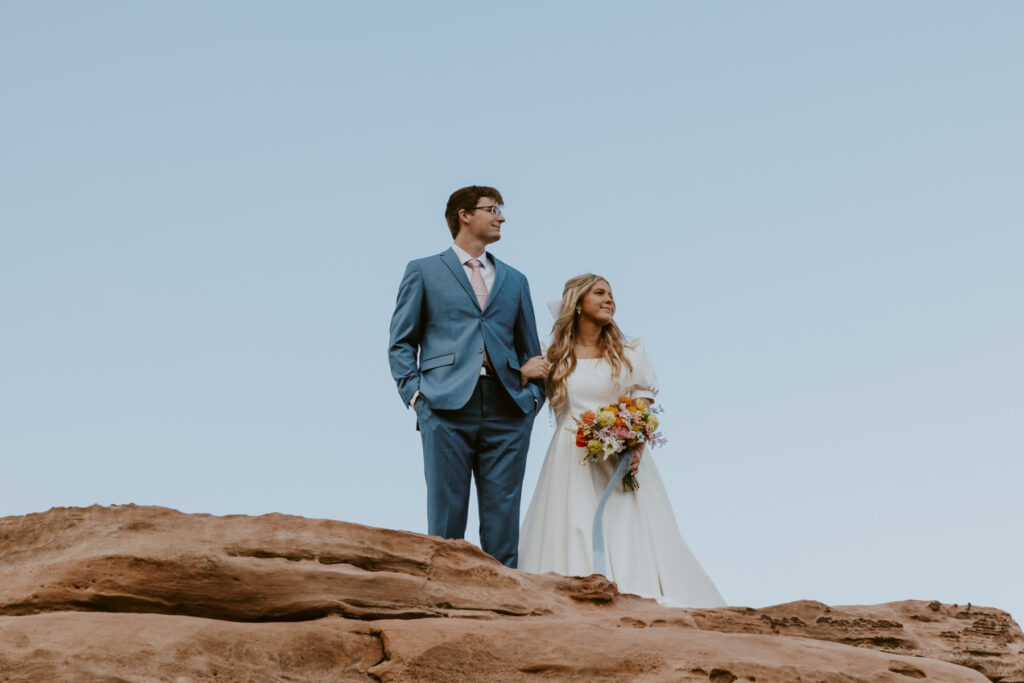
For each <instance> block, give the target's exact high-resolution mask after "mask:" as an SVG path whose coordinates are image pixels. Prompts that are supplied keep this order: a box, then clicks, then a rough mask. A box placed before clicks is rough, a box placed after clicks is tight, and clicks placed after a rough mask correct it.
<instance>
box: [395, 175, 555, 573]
mask: <svg viewBox="0 0 1024 683" xmlns="http://www.w3.org/2000/svg"><path fill="white" fill-rule="evenodd" d="M503 204H504V201H503V200H502V198H501V193H500V192H498V191H497V190H496V189H494V188H492V187H483V186H478V185H473V186H470V187H464V188H462V189H460V190H456V191H455V192H453V193H452V195H451V197H449V199H448V206H447V207H446V209H445V219H446V220H447V221H448V228H449V229H450V230H451V233H452V237H453V238H454V240H455V244H453V245H452V247H451V248H450V249H446V250H445V251H443V252H441V253H440V254H437V255H436V256H429V257H427V258H422V259H417V260H415V261H410V262H409V265H408V266H407V267H406V269H405V275H404V276H403V277H402V284H401V285H400V286H399V288H398V301H397V304H396V306H395V314H394V316H393V317H392V318H391V345H390V348H389V350H388V359H389V361H390V363H391V374H392V376H394V378H395V382H396V383H397V384H398V393H399V394H400V395H401V397H402V402H403V403H405V404H406V405H408V406H410V407H412V408H413V409H414V410H415V411H416V418H417V424H418V427H419V430H420V435H421V437H422V439H423V466H424V473H425V475H426V480H427V526H428V533H430V534H431V535H434V536H442V537H444V538H463V536H464V535H465V531H466V515H467V512H468V509H469V487H470V478H471V475H472V478H475V479H476V491H477V502H478V504H479V512H480V545H481V546H482V547H483V549H484V551H486V552H487V553H489V554H490V555H491V556H492V557H494V558H496V559H497V560H498V561H499V562H501V563H502V564H505V565H507V566H509V567H515V566H516V564H517V562H518V548H519V503H520V498H521V497H522V489H523V473H524V471H525V468H526V452H527V450H528V448H529V445H530V432H531V430H532V428H533V419H534V417H536V415H537V413H538V411H539V410H540V407H541V406H542V405H543V404H544V383H543V379H542V378H543V377H544V376H546V374H547V371H548V367H547V363H546V361H545V360H544V359H543V357H541V356H540V340H539V339H538V338H537V323H536V320H535V319H534V315H533V302H532V301H531V300H530V287H529V285H528V284H527V282H526V277H524V276H523V274H522V273H520V272H519V271H517V270H516V269H514V268H512V267H510V266H508V265H507V264H505V263H502V262H501V261H499V260H498V259H496V258H495V257H494V256H493V255H492V254H490V253H489V252H487V251H486V247H487V245H489V244H493V243H494V242H497V241H498V240H499V239H501V226H502V223H504V222H505V217H504V216H503V215H502V213H501V207H502V205H503Z"/></svg>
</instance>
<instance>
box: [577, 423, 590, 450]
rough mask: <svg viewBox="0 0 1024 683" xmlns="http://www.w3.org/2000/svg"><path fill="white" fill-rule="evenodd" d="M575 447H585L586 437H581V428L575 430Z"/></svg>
mask: <svg viewBox="0 0 1024 683" xmlns="http://www.w3.org/2000/svg"><path fill="white" fill-rule="evenodd" d="M576 445H577V446H580V447H583V446H586V445H587V437H585V436H583V428H582V427H580V428H579V429H577V430H576Z"/></svg>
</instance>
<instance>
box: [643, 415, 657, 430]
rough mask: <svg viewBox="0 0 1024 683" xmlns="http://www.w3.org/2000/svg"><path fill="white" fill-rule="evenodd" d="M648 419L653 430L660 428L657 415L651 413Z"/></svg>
mask: <svg viewBox="0 0 1024 683" xmlns="http://www.w3.org/2000/svg"><path fill="white" fill-rule="evenodd" d="M646 419H647V424H649V425H651V429H657V428H658V416H657V415H655V414H654V413H649V414H648V415H647V418H646Z"/></svg>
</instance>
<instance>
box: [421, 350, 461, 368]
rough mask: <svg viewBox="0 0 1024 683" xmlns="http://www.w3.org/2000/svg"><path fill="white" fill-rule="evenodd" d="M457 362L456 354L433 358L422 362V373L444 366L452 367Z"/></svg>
mask: <svg viewBox="0 0 1024 683" xmlns="http://www.w3.org/2000/svg"><path fill="white" fill-rule="evenodd" d="M454 362H455V354H454V353H446V354H444V355H441V356H434V357H433V358H426V359H424V360H421V361H420V372H426V371H427V370H433V369H434V368H439V367H441V366H442V365H451V364H452V363H454Z"/></svg>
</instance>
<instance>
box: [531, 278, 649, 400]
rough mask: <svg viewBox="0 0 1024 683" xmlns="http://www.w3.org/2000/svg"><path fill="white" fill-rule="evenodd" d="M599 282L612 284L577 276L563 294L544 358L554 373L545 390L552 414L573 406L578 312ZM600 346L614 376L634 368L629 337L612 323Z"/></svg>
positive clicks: (608, 325) (549, 374)
mask: <svg viewBox="0 0 1024 683" xmlns="http://www.w3.org/2000/svg"><path fill="white" fill-rule="evenodd" d="M598 280H604V281H605V282H608V278H605V277H601V276H600V275H594V274H593V273H586V274H584V275H577V276H576V277H574V278H572V279H571V280H569V281H568V282H566V283H565V288H564V289H563V290H562V303H561V305H560V306H559V308H558V318H557V319H556V320H555V324H554V325H553V326H552V328H551V345H550V346H548V350H547V353H546V354H544V355H545V357H546V358H547V361H548V363H549V364H550V365H551V371H550V372H549V373H548V377H547V380H546V381H545V390H546V393H547V396H548V401H549V403H548V405H549V406H550V408H551V410H552V411H554V412H556V413H557V412H558V411H559V410H561V409H562V408H564V407H565V405H566V404H567V403H568V402H569V390H568V388H567V387H566V383H567V382H568V380H569V375H571V374H572V373H573V370H575V369H576V353H575V351H574V346H575V344H576V332H577V329H576V328H577V320H579V313H578V312H577V310H576V309H577V308H578V307H579V306H580V305H581V304H582V302H583V297H584V296H586V294H587V292H589V291H590V290H591V289H592V288H593V286H594V285H595V284H596V283H597V282H598ZM597 344H598V346H599V347H600V349H601V357H602V358H604V359H605V360H606V361H608V363H609V364H610V365H611V366H612V376H613V377H617V376H618V375H619V373H620V372H621V370H622V366H623V365H625V366H626V367H627V368H629V370H630V371H632V370H633V364H632V363H630V362H629V358H627V357H626V353H625V347H626V337H625V335H624V334H622V330H620V329H619V326H618V325H616V324H615V321H614V320H612V321H611V322H610V323H608V324H607V325H605V326H604V327H602V328H601V335H600V336H599V337H598V340H597Z"/></svg>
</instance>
